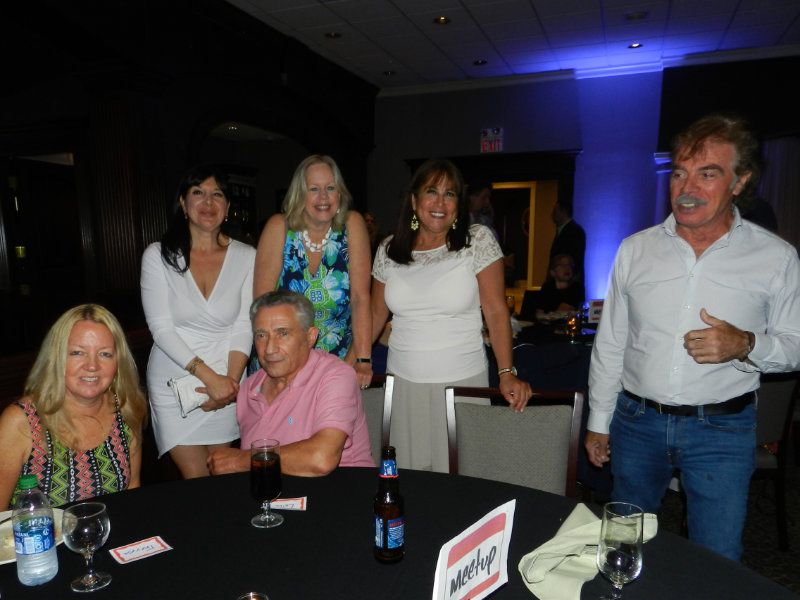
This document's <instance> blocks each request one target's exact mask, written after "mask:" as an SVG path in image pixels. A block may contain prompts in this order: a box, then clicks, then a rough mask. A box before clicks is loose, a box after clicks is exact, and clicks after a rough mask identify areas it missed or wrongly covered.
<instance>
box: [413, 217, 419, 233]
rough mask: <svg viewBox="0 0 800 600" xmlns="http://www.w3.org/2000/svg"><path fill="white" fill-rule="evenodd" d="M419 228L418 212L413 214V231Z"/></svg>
mask: <svg viewBox="0 0 800 600" xmlns="http://www.w3.org/2000/svg"><path fill="white" fill-rule="evenodd" d="M417 229H419V220H418V219H417V213H414V214H413V215H411V231H416V230H417Z"/></svg>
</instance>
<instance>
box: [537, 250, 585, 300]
mask: <svg viewBox="0 0 800 600" xmlns="http://www.w3.org/2000/svg"><path fill="white" fill-rule="evenodd" d="M584 299H585V294H584V292H583V284H582V283H580V282H578V281H576V280H575V262H574V261H573V260H572V257H571V256H570V255H569V254H556V255H555V256H554V257H553V258H552V259H550V277H548V278H547V280H546V281H545V282H544V283H543V284H542V289H541V290H540V291H539V294H538V295H537V296H536V300H537V307H536V311H537V313H538V312H539V311H541V312H542V313H549V312H554V311H555V312H569V311H576V310H581V307H582V306H583V301H584Z"/></svg>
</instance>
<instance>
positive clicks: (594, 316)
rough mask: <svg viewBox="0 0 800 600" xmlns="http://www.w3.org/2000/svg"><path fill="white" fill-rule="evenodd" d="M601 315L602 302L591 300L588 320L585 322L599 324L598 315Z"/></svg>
mask: <svg viewBox="0 0 800 600" xmlns="http://www.w3.org/2000/svg"><path fill="white" fill-rule="evenodd" d="M602 313H603V301H602V300H591V301H590V302H589V318H588V319H587V321H588V322H589V323H599V322H600V315H601V314H602Z"/></svg>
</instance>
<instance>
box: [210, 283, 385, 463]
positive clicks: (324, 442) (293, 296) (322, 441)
mask: <svg viewBox="0 0 800 600" xmlns="http://www.w3.org/2000/svg"><path fill="white" fill-rule="evenodd" d="M250 315H251V318H252V321H253V335H254V339H255V346H256V352H257V354H258V361H259V363H260V364H261V367H262V368H261V369H259V370H258V371H256V372H255V373H254V374H253V375H251V376H250V377H248V378H247V381H245V383H244V385H242V388H241V390H239V398H238V400H237V402H236V418H237V419H238V421H239V426H240V428H241V432H242V438H241V440H242V441H241V448H242V449H241V450H239V449H233V448H225V449H218V450H215V451H214V452H212V453H211V455H210V456H209V459H208V464H209V470H210V471H211V472H212V473H214V474H215V475H217V474H220V473H233V472H241V471H249V470H250V449H249V448H250V443H251V442H252V441H253V440H256V439H259V438H272V439H277V440H278V441H279V442H280V449H279V453H280V455H281V471H282V472H283V473H287V474H289V475H305V476H319V475H327V474H328V473H330V472H331V471H333V470H334V469H335V468H336V467H338V466H340V465H341V466H343V467H374V466H375V463H374V461H373V460H372V456H371V455H370V441H369V432H368V430H367V421H366V417H365V416H364V407H363V405H362V402H361V393H360V392H359V390H358V383H357V382H356V375H355V373H354V371H353V369H351V368H350V367H349V366H347V365H346V364H345V363H343V362H342V361H340V360H339V359H338V358H336V357H334V356H332V355H331V354H329V353H327V352H323V351H322V350H317V349H314V344H315V342H316V339H317V334H318V333H319V332H318V331H317V328H316V327H314V307H313V306H312V304H311V302H309V300H308V299H307V298H306V297H305V296H303V295H301V294H298V293H296V292H287V291H282V290H281V291H275V292H268V293H266V294H264V295H263V296H260V297H259V298H256V300H255V301H254V302H253V306H252V308H251V309H250Z"/></svg>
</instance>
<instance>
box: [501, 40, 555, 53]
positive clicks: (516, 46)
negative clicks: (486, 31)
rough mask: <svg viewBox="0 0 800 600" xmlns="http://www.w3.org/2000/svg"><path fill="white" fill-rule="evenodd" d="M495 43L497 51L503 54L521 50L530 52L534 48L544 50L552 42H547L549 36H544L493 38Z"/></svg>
mask: <svg viewBox="0 0 800 600" xmlns="http://www.w3.org/2000/svg"><path fill="white" fill-rule="evenodd" d="M493 44H494V47H495V48H497V51H498V52H500V53H502V54H506V53H510V54H516V53H520V52H529V51H532V50H542V49H545V48H549V47H550V44H549V43H548V42H547V38H545V37H542V36H536V37H520V38H511V39H508V40H493Z"/></svg>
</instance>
